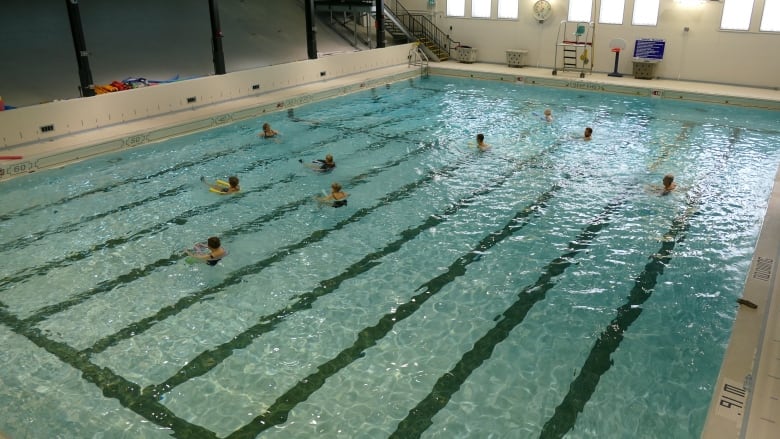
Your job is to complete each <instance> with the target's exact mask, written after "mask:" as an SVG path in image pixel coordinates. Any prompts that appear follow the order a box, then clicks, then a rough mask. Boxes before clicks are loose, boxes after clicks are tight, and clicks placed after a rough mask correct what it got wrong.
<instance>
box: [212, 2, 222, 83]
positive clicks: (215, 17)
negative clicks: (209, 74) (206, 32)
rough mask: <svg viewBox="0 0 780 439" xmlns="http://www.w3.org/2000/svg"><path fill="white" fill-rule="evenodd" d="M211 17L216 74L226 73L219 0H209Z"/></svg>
mask: <svg viewBox="0 0 780 439" xmlns="http://www.w3.org/2000/svg"><path fill="white" fill-rule="evenodd" d="M209 16H210V18H211V53H212V58H213V60H214V74H215V75H224V74H225V52H224V51H223V50H222V27H221V25H220V23H219V5H217V0H209Z"/></svg>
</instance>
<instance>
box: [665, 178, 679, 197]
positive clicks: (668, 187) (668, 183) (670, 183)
mask: <svg viewBox="0 0 780 439" xmlns="http://www.w3.org/2000/svg"><path fill="white" fill-rule="evenodd" d="M663 183H664V188H663V190H662V191H661V195H669V194H670V193H671V192H672V191H673V190H674V189H675V188H677V183H675V182H674V175H672V174H666V175H664V179H663Z"/></svg>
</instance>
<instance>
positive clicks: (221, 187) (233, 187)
mask: <svg viewBox="0 0 780 439" xmlns="http://www.w3.org/2000/svg"><path fill="white" fill-rule="evenodd" d="M200 181H202V182H203V183H205V184H206V185H207V186H208V187H209V189H211V191H212V192H216V193H219V194H220V195H224V194H232V193H236V192H240V191H241V187H240V186H239V185H238V177H236V176H235V175H231V176H230V177H229V178H228V181H227V183H228V184H227V186H226V185H225V182H224V181H222V180H217V184H210V183H209V182H207V181H206V177H203V176H201V177H200Z"/></svg>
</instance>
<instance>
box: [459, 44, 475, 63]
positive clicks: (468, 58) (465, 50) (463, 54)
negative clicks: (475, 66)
mask: <svg viewBox="0 0 780 439" xmlns="http://www.w3.org/2000/svg"><path fill="white" fill-rule="evenodd" d="M458 61H460V62H464V63H473V62H476V61H477V49H475V48H473V47H471V46H460V47H458Z"/></svg>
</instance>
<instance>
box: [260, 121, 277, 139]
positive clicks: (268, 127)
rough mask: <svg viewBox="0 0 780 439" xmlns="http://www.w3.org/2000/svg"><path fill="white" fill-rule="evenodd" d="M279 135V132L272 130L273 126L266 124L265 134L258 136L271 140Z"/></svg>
mask: <svg viewBox="0 0 780 439" xmlns="http://www.w3.org/2000/svg"><path fill="white" fill-rule="evenodd" d="M277 134H279V132H278V131H276V130H274V129H273V128H271V124H270V123H268V122H266V123H264V124H263V132H262V133H260V134H258V136H260V137H265V138H269V137H276V135H277Z"/></svg>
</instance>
